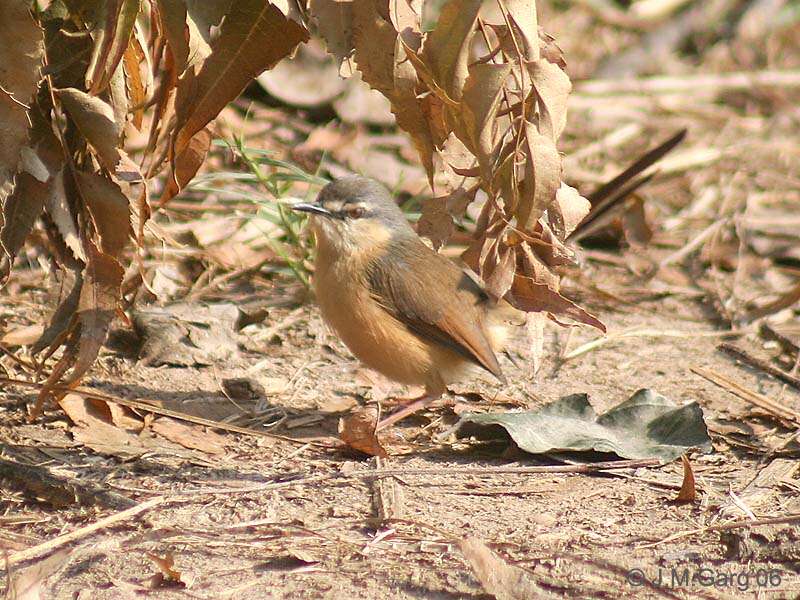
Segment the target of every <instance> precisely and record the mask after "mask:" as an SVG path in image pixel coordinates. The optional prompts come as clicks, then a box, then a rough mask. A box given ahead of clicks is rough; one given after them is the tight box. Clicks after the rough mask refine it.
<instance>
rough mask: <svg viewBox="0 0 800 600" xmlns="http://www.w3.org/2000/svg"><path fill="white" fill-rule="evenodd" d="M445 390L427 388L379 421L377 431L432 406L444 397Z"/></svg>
mask: <svg viewBox="0 0 800 600" xmlns="http://www.w3.org/2000/svg"><path fill="white" fill-rule="evenodd" d="M443 393H444V392H442V391H439V390H425V393H424V394H423V395H422V396H420V397H419V398H415V399H414V400H413V401H411V402H410V403H409V404H406V405H405V406H404V407H403V408H401V409H400V410H397V411H395V412H393V413H392V414H390V415H389V416H388V417H386V418H385V419H383V420H381V421H379V422H378V425H377V426H376V428H375V431H380V430H381V429H386V428H387V427H390V426H391V425H394V424H395V423H397V422H398V421H400V420H402V419H405V418H406V417H408V416H410V415H413V414H414V413H415V412H417V411H420V410H422V409H423V408H425V407H426V406H430V405H431V404H433V403H434V402H435V401H436V400H438V399H439V398H441V397H442V394H443Z"/></svg>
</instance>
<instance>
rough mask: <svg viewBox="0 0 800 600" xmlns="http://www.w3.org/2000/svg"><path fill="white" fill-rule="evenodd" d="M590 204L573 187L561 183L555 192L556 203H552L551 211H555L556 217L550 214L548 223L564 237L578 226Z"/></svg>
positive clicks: (561, 237)
mask: <svg viewBox="0 0 800 600" xmlns="http://www.w3.org/2000/svg"><path fill="white" fill-rule="evenodd" d="M591 208H592V205H591V203H590V202H589V201H588V200H587V199H586V198H584V197H583V196H581V195H580V193H579V192H578V190H576V189H575V188H574V187H571V186H569V185H567V184H566V183H563V182H562V183H561V186H559V188H558V191H557V192H556V203H555V204H554V205H553V209H554V210H553V211H551V212H552V213H557V215H558V216H557V217H554V216H553V215H552V214H551V216H550V223H551V225H553V229H554V230H555V232H556V233H557V234H558V235H559V236H560V239H562V240H563V239H564V238H566V236H568V235H569V234H570V233H572V231H573V230H574V229H575V228H576V227H577V226H578V224H579V223H580V222H581V221H582V220H583V218H584V217H585V216H586V215H588V214H589V211H590V210H591Z"/></svg>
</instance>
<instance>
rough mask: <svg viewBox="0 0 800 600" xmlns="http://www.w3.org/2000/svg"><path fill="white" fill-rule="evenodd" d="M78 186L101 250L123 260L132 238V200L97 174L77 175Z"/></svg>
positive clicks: (79, 173) (115, 185) (82, 172)
mask: <svg viewBox="0 0 800 600" xmlns="http://www.w3.org/2000/svg"><path fill="white" fill-rule="evenodd" d="M75 183H76V184H77V186H78V192H79V193H80V195H81V197H82V198H83V201H84V203H85V204H86V206H87V207H88V208H89V212H90V213H91V215H92V221H93V222H94V226H95V228H96V229H97V232H98V233H99V234H100V249H101V250H102V251H103V252H104V253H106V254H108V255H109V256H113V257H119V255H120V254H121V253H122V250H123V249H124V248H125V246H126V245H127V243H128V238H129V234H130V210H129V208H128V199H127V198H126V197H125V194H123V193H122V190H120V188H119V186H118V185H117V184H116V183H114V182H113V181H111V180H110V179H108V178H106V177H103V176H102V175H98V174H96V173H86V172H84V171H77V172H76V173H75Z"/></svg>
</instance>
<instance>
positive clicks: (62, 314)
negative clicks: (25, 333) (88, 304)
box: [31, 271, 83, 355]
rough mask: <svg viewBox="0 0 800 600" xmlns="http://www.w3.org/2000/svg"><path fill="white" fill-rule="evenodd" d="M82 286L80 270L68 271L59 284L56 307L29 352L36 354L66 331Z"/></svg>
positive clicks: (75, 308)
mask: <svg viewBox="0 0 800 600" xmlns="http://www.w3.org/2000/svg"><path fill="white" fill-rule="evenodd" d="M82 287H83V276H82V275H81V273H80V271H71V272H70V271H68V272H67V274H66V275H65V277H64V281H63V282H62V285H61V297H60V298H59V301H58V307H57V308H56V310H55V312H54V313H53V316H52V317H50V320H49V323H48V325H47V327H46V328H45V330H44V332H43V333H42V336H41V337H40V338H39V339H38V340H37V341H36V343H35V344H34V345H33V346H32V347H31V354H34V355H36V354H38V353H39V352H41V351H42V350H44V349H45V348H49V347H50V345H51V344H52V343H53V342H54V341H56V340H57V339H60V338H61V336H62V335H63V334H64V332H66V330H67V328H68V327H69V325H70V322H71V321H72V315H73V314H75V311H76V310H77V309H78V301H79V300H80V297H81V288H82ZM59 343H60V342H59Z"/></svg>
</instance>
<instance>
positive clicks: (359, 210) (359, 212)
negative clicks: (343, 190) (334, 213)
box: [345, 206, 364, 219]
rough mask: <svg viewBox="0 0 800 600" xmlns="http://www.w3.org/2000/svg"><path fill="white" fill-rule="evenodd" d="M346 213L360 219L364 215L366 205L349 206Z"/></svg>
mask: <svg viewBox="0 0 800 600" xmlns="http://www.w3.org/2000/svg"><path fill="white" fill-rule="evenodd" d="M345 213H346V214H347V216H348V217H350V218H351V219H358V218H360V217H363V216H364V207H363V206H348V207H347V208H346V209H345Z"/></svg>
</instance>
